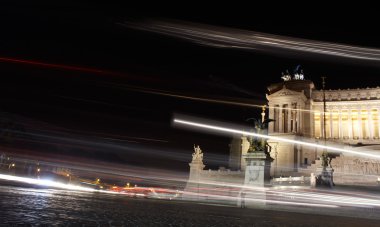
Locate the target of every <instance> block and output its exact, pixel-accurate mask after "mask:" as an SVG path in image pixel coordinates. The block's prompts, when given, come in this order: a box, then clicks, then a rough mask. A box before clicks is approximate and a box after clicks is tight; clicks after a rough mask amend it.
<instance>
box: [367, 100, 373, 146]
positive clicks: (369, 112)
mask: <svg viewBox="0 0 380 227" xmlns="http://www.w3.org/2000/svg"><path fill="white" fill-rule="evenodd" d="M367 114H368V120H367V124H368V130H369V133H368V135H369V139H370V140H372V139H373V135H374V133H373V124H372V114H371V108H369V107H367Z"/></svg>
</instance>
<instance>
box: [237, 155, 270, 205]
mask: <svg viewBox="0 0 380 227" xmlns="http://www.w3.org/2000/svg"><path fill="white" fill-rule="evenodd" d="M244 159H245V160H246V163H247V166H246V169H245V178H244V186H243V189H242V191H241V193H240V195H241V198H240V200H239V202H240V204H238V206H240V207H258V206H263V205H265V200H266V192H265V188H264V187H265V184H269V181H270V163H271V161H270V160H268V159H267V156H266V154H265V153H264V151H256V152H251V153H247V154H246V155H244Z"/></svg>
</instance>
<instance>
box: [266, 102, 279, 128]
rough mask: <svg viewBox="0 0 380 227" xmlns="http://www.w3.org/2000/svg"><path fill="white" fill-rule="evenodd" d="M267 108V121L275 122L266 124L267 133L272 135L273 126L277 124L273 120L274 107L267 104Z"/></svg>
mask: <svg viewBox="0 0 380 227" xmlns="http://www.w3.org/2000/svg"><path fill="white" fill-rule="evenodd" d="M268 106H269V108H268V112H269V119H273V120H275V121H274V122H272V123H270V124H268V132H269V133H272V132H274V124H275V123H276V122H277V119H274V111H275V108H274V105H269V104H268Z"/></svg>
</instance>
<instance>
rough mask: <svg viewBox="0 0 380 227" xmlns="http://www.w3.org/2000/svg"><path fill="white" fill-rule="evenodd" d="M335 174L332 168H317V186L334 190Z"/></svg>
mask: <svg viewBox="0 0 380 227" xmlns="http://www.w3.org/2000/svg"><path fill="white" fill-rule="evenodd" d="M333 174H334V169H333V168H331V167H322V166H321V167H317V169H316V172H315V177H316V179H315V180H316V182H315V183H316V184H315V186H317V187H320V186H327V187H331V188H332V187H333V186H334V179H333Z"/></svg>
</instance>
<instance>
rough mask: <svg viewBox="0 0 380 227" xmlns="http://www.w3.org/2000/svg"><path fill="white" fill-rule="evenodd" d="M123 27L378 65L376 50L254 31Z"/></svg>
mask: <svg viewBox="0 0 380 227" xmlns="http://www.w3.org/2000/svg"><path fill="white" fill-rule="evenodd" d="M121 25H123V26H126V27H130V28H134V29H139V30H143V31H149V32H154V33H159V34H164V35H168V36H172V37H177V38H181V39H184V40H188V41H190V42H193V43H197V44H200V45H206V46H212V47H218V48H231V49H243V50H248V51H258V50H261V51H266V52H279V51H283V50H288V51H296V52H303V53H311V54H321V55H328V56H334V57H341V58H350V59H361V60H367V61H376V62H378V61H380V49H377V48H365V47H359V46H352V45H343V44H337V43H331V42H322V41H316V40H308V39H301V38H293V37H288V36H280V35H272V34H268V33H259V32H254V31H248V30H242V29H232V28H226V27H218V26H210V25H204V24H195V23H192V24H191V23H181V22H163V21H150V22H146V23H143V22H142V23H130V22H126V23H123V24H121Z"/></svg>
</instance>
